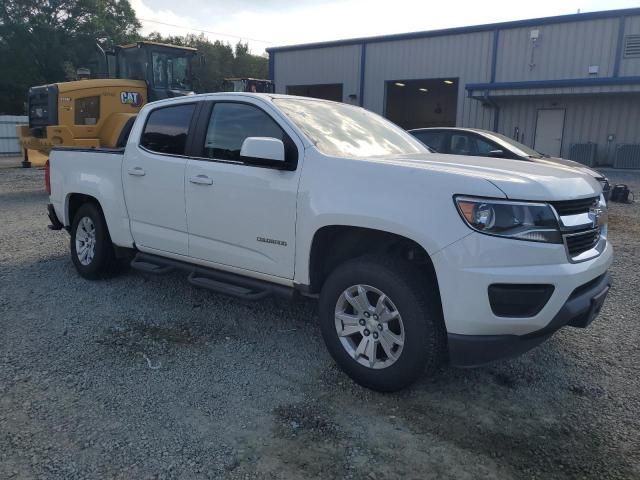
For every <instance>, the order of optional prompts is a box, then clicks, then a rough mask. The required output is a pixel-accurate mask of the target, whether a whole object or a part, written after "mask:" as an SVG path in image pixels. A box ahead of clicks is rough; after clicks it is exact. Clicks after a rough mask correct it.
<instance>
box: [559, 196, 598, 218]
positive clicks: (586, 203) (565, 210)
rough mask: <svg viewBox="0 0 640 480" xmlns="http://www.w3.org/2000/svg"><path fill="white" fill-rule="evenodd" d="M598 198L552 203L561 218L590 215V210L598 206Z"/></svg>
mask: <svg viewBox="0 0 640 480" xmlns="http://www.w3.org/2000/svg"><path fill="white" fill-rule="evenodd" d="M597 202H598V197H590V198H579V199H578V200H563V201H560V202H550V203H551V205H553V208H555V209H556V212H558V215H560V216H561V217H563V216H565V215H577V214H580V213H589V209H590V208H591V207H593V206H594V205H596V204H597Z"/></svg>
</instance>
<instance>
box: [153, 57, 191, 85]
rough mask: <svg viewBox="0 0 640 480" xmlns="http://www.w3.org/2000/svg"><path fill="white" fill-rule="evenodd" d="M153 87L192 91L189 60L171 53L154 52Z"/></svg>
mask: <svg viewBox="0 0 640 480" xmlns="http://www.w3.org/2000/svg"><path fill="white" fill-rule="evenodd" d="M151 61H152V62H153V86H154V87H155V88H167V89H173V90H191V84H190V82H189V59H188V58H187V57H183V56H174V55H171V54H169V53H158V52H153V53H152V54H151Z"/></svg>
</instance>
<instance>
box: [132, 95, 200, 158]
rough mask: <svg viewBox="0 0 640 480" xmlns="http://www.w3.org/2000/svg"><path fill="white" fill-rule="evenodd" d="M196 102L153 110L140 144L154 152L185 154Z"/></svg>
mask: <svg viewBox="0 0 640 480" xmlns="http://www.w3.org/2000/svg"><path fill="white" fill-rule="evenodd" d="M195 108H196V105H195V104H194V103H189V104H184V105H175V106H173V107H164V108H158V109H156V110H153V111H152V112H151V113H150V114H149V117H148V118H147V124H146V125H145V127H144V132H142V138H141V140H140V145H141V146H143V147H144V148H146V149H147V150H151V151H152V152H158V153H166V154H169V155H184V153H185V146H186V143H187V135H188V134H189V124H190V123H191V117H192V116H193V112H194V110H195Z"/></svg>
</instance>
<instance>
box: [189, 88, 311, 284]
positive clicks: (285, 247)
mask: <svg viewBox="0 0 640 480" xmlns="http://www.w3.org/2000/svg"><path fill="white" fill-rule="evenodd" d="M262 107H264V108H262ZM268 108H269V107H267V106H266V105H264V106H262V105H260V104H258V103H252V102H251V101H249V100H247V101H246V103H245V102H242V103H241V102H237V101H235V102H224V101H217V102H216V103H215V104H213V108H212V110H211V114H210V116H209V118H205V119H202V117H201V120H200V121H202V120H204V121H205V122H208V127H207V131H206V133H205V132H203V136H202V137H201V138H200V139H199V140H200V142H201V144H200V147H201V150H200V154H199V157H198V158H191V159H190V160H189V163H188V165H187V171H186V182H185V185H186V197H187V223H188V225H189V256H190V257H193V258H196V259H201V260H206V261H209V262H213V263H216V264H218V265H220V266H228V267H234V268H239V269H243V270H246V271H251V272H258V273H262V274H267V275H272V276H277V277H282V278H287V279H291V278H293V268H294V257H295V226H296V197H297V191H298V181H299V178H300V169H301V168H300V167H298V168H297V169H295V170H292V171H286V170H277V169H273V168H265V167H258V166H253V165H248V164H245V163H243V162H242V161H241V160H240V148H241V147H242V143H243V141H244V140H245V138H247V137H271V138H278V139H280V140H283V142H284V143H285V147H286V148H285V150H286V152H287V153H286V158H287V162H289V164H290V165H294V166H295V165H297V155H298V152H303V151H304V150H303V149H302V148H298V147H296V145H295V143H293V140H292V139H291V136H290V135H289V134H288V133H286V132H285V129H286V128H288V127H283V126H281V125H280V124H279V123H278V122H277V121H276V120H274V118H273V117H272V116H271V115H270V114H269V113H268V112H267V110H268ZM205 114H206V111H205V110H204V109H203V114H202V115H205ZM195 148H196V147H194V149H195ZM292 168H293V167H292Z"/></svg>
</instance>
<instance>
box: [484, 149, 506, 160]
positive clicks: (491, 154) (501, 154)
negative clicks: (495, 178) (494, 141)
mask: <svg viewBox="0 0 640 480" xmlns="http://www.w3.org/2000/svg"><path fill="white" fill-rule="evenodd" d="M487 157H493V158H505V155H504V150H491V151H490V152H489V153H488V154H487Z"/></svg>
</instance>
